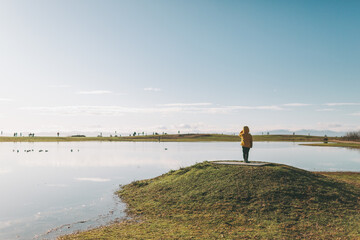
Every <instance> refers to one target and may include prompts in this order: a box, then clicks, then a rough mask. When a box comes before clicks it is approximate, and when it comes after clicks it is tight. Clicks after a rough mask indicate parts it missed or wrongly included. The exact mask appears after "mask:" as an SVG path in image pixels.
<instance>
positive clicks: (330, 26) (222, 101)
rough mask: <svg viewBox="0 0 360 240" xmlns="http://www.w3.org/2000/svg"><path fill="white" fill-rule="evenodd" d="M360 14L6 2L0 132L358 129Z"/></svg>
mask: <svg viewBox="0 0 360 240" xmlns="http://www.w3.org/2000/svg"><path fill="white" fill-rule="evenodd" d="M359 9H360V2H359V1H331V0H328V1H211V0H208V1H200V0H196V1H175V0H174V1H165V0H164V1H109V0H107V1H100V0H99V1H94V0H86V1H85V0H83V1H81V0H78V1H70V0H62V1H45V0H42V1H40V0H34V1H20V0H9V1H5V0H4V1H1V2H0V36H1V37H0V52H1V54H0V79H1V83H2V86H1V87H0V126H1V130H3V131H4V132H9V133H11V132H21V131H24V132H29V131H31V132H44V131H45V132H57V131H61V132H66V131H79V132H81V131H82V132H89V131H93V132H107V131H108V132H114V131H117V132H122V133H127V132H133V131H145V132H149V133H152V132H153V131H160V132H162V131H164V132H169V133H171V132H177V131H181V132H237V131H238V130H239V129H241V128H242V126H243V125H249V126H250V129H251V130H252V131H256V132H259V131H271V130H273V129H289V130H291V131H296V130H299V129H319V130H324V129H329V130H334V131H350V130H359V129H360V123H359V122H360V98H359V93H358V92H359V89H360V81H359V76H360V66H359V63H360V45H359V42H360V28H359V27H358V26H359V25H360V14H358V12H359Z"/></svg>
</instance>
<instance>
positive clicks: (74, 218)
mask: <svg viewBox="0 0 360 240" xmlns="http://www.w3.org/2000/svg"><path fill="white" fill-rule="evenodd" d="M241 156H242V154H241V148H240V146H239V143H233V142H228V143H227V142H211V143H205V142H198V143H142V142H137V143H132V142H61V143H0V194H1V197H0V239H2V240H5V239H55V238H56V236H59V235H62V234H67V233H71V232H74V231H77V230H84V229H88V228H92V227H97V226H100V225H104V224H106V223H109V222H111V221H116V220H119V219H124V218H126V215H125V214H124V209H125V205H124V204H123V203H122V202H121V201H120V200H119V199H118V198H117V197H116V196H115V195H114V192H115V191H116V190H118V188H119V184H128V183H130V182H132V181H134V180H139V179H146V178H152V177H155V176H158V175H160V174H162V173H165V172H167V171H169V170H171V169H175V170H176V169H178V168H180V167H186V166H189V165H192V164H194V163H196V162H202V161H205V160H236V159H238V160H240V159H241V158H242V157H241ZM249 159H250V161H267V162H274V163H284V164H288V165H292V166H295V167H299V168H302V169H306V170H311V171H360V151H359V150H351V149H345V148H322V147H307V146H300V145H298V143H287V142H280V143H267V142H255V144H254V148H253V149H252V150H251V151H250V158H249Z"/></svg>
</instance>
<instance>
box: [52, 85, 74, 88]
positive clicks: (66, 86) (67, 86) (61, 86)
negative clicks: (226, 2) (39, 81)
mask: <svg viewBox="0 0 360 240" xmlns="http://www.w3.org/2000/svg"><path fill="white" fill-rule="evenodd" d="M49 87H50V88H70V87H71V85H67V84H59V85H50V86H49Z"/></svg>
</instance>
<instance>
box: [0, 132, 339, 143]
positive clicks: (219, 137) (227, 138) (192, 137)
mask: <svg viewBox="0 0 360 240" xmlns="http://www.w3.org/2000/svg"><path fill="white" fill-rule="evenodd" d="M253 138H254V141H292V142H321V141H323V137H319V136H305V135H254V136H253ZM159 139H160V141H162V142H216V141H218V142H239V141H240V137H239V136H237V135H226V134H166V135H148V136H134V137H133V136H127V137H0V142H74V141H120V142H157V141H159ZM331 139H335V138H329V140H331Z"/></svg>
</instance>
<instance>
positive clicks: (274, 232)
mask: <svg viewBox="0 0 360 240" xmlns="http://www.w3.org/2000/svg"><path fill="white" fill-rule="evenodd" d="M353 174H354V176H351V177H348V176H345V177H339V176H340V175H341V173H340V174H338V175H334V174H330V175H331V176H330V175H329V176H330V177H329V176H326V175H327V173H321V174H319V173H312V172H308V171H305V170H301V169H297V168H294V167H290V166H286V165H278V164H272V165H268V166H263V167H249V166H236V165H217V164H214V163H211V162H203V163H199V164H196V165H194V166H191V167H187V168H182V169H180V170H177V171H170V172H168V173H166V174H164V175H161V176H159V177H157V178H154V179H148V180H141V181H136V182H133V183H131V184H128V185H126V186H123V188H122V189H121V190H120V191H119V192H118V194H119V196H120V197H121V198H122V200H123V201H125V202H126V203H127V204H128V214H129V215H130V216H132V219H131V220H127V221H124V222H121V223H115V224H112V225H110V226H106V227H101V228H98V229H94V230H90V231H85V232H82V233H78V234H73V235H69V236H63V237H60V238H59V239H61V240H65V239H357V238H359V239H360V214H359V213H360V207H359V203H360V202H359V199H360V188H359V185H357V184H349V183H360V176H359V174H355V173H353ZM343 175H344V174H343ZM349 179H350V180H349Z"/></svg>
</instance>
